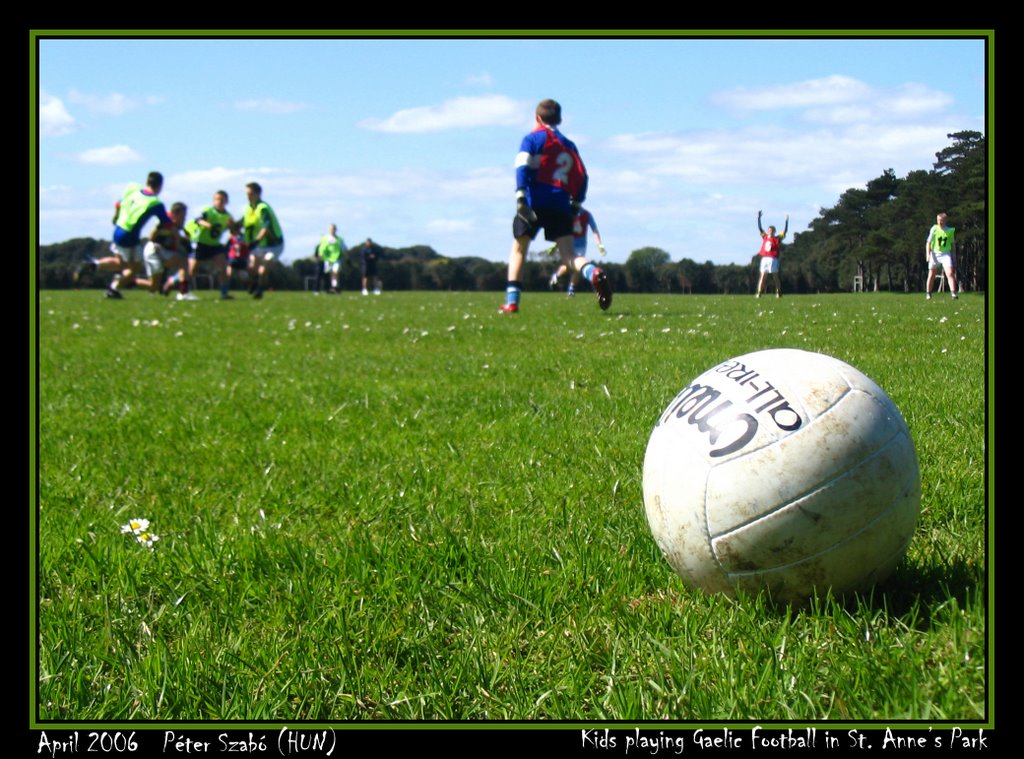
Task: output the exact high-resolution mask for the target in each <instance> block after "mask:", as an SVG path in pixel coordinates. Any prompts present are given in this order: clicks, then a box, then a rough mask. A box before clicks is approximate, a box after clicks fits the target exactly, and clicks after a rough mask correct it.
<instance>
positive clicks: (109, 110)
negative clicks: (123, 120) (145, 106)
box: [68, 89, 141, 116]
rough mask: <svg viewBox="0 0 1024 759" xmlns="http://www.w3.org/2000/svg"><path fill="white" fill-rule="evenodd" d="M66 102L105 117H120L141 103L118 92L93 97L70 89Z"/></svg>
mask: <svg viewBox="0 0 1024 759" xmlns="http://www.w3.org/2000/svg"><path fill="white" fill-rule="evenodd" d="M68 101H69V102H71V103H74V104H75V105H80V106H82V107H83V108H85V109H86V110H88V111H90V112H91V113H101V114H104V115H106V116H120V115H122V114H125V113H127V112H128V111H132V110H134V109H136V108H138V107H139V105H140V103H141V101H140V100H139V99H137V98H132V97H129V96H127V95H122V94H121V93H119V92H111V93H110V94H109V95H93V94H90V93H88V92H80V91H78V90H75V89H72V90H71V91H70V92H69V93H68Z"/></svg>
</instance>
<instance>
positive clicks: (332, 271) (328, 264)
mask: <svg viewBox="0 0 1024 759" xmlns="http://www.w3.org/2000/svg"><path fill="white" fill-rule="evenodd" d="M345 251H346V248H345V241H344V240H343V239H342V238H341V237H340V236H339V235H338V227H337V226H336V225H334V224H331V225H330V226H329V227H327V234H325V235H324V236H323V237H321V238H320V242H318V243H317V246H316V250H314V251H313V257H314V258H315V259H316V262H317V267H316V289H315V290H314V291H313V292H315V293H316V294H317V295H319V294H320V286H321V283H322V282H323V280H324V277H325V276H330V278H331V288H330V290H328V292H331V293H336V292H339V287H338V273H339V272H340V271H341V257H342V256H343V255H344V254H345Z"/></svg>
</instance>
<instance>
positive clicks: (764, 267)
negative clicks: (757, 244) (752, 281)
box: [755, 211, 789, 298]
mask: <svg viewBox="0 0 1024 759" xmlns="http://www.w3.org/2000/svg"><path fill="white" fill-rule="evenodd" d="M757 231H758V232H760V233H761V249H760V250H759V251H758V253H759V254H760V256H761V276H760V278H759V279H758V280H757V295H756V296H755V297H758V298H760V297H761V293H763V292H764V283H765V280H766V279H768V275H769V274H770V275H771V276H772V279H773V281H774V282H775V297H776V298H781V297H782V278H781V277H780V276H779V252H780V250H781V248H782V240H783V238H785V236H786V233H787V232H788V231H789V214H786V226H785V227H784V228H783V230H782V234H781V235H778V236H776V234H775V227H773V226H769V227H768V231H767V232H765V231H764V229H762V228H761V212H760V211H758V212H757Z"/></svg>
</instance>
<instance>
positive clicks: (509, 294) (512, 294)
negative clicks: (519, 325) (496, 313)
mask: <svg viewBox="0 0 1024 759" xmlns="http://www.w3.org/2000/svg"><path fill="white" fill-rule="evenodd" d="M521 287H522V283H520V282H509V283H508V286H506V287H505V302H506V303H508V304H509V305H512V304H513V303H514V304H516V305H517V306H518V305H519V293H520V288H521Z"/></svg>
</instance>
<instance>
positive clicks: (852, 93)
mask: <svg viewBox="0 0 1024 759" xmlns="http://www.w3.org/2000/svg"><path fill="white" fill-rule="evenodd" d="M870 95H871V87H869V86H868V85H867V84H865V83H864V82H861V81H859V80H857V79H853V78H851V77H848V76H840V75H833V76H827V77H824V78H821V79H808V80H806V81H803V82H796V83H795V84H779V85H775V86H773V87H761V88H757V89H753V88H748V87H737V88H735V89H733V90H728V91H726V92H719V93H716V94H714V95H712V96H711V102H712V103H714V104H716V105H719V106H722V107H724V108H731V109H735V110H741V111H767V110H776V109H779V108H808V107H811V106H821V105H837V104H840V103H851V102H859V101H864V100H866V99H867V98H868V97H869V96H870Z"/></svg>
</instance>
